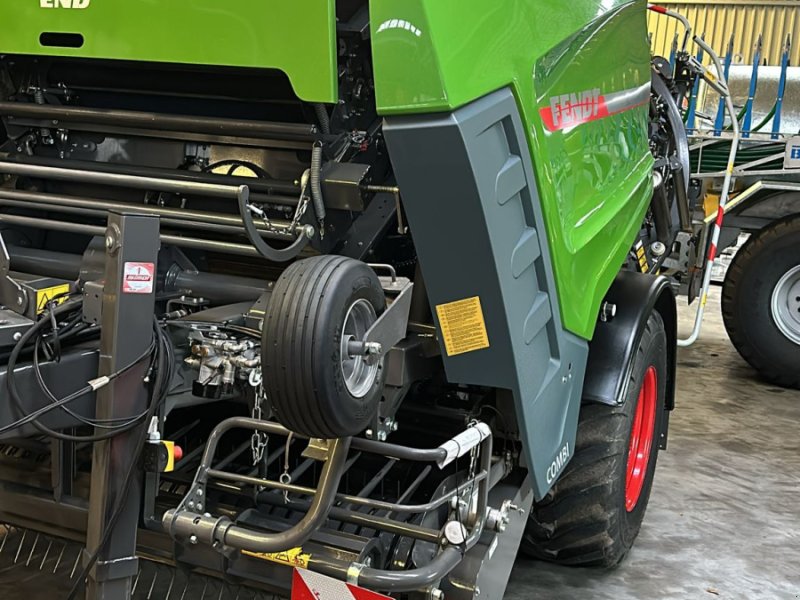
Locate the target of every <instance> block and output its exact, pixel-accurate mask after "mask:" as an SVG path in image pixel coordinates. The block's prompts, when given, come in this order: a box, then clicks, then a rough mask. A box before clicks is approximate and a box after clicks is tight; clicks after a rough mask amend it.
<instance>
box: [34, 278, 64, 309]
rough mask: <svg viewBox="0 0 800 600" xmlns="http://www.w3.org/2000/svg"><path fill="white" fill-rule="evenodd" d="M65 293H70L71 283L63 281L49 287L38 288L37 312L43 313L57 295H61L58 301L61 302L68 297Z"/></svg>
mask: <svg viewBox="0 0 800 600" xmlns="http://www.w3.org/2000/svg"><path fill="white" fill-rule="evenodd" d="M65 294H69V284H68V283H62V284H59V285H54V286H52V287H48V288H42V289H40V290H36V314H37V315H38V314H41V313H43V312H44V309H45V308H47V303H48V302H50V300H52V299H53V298H55V297H56V296H61V298H59V299H58V300H57V301H56V303H57V304H61V303H62V302H64V300H66V299H67V297H66V295H65Z"/></svg>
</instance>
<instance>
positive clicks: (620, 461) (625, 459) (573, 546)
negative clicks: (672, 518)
mask: <svg viewBox="0 0 800 600" xmlns="http://www.w3.org/2000/svg"><path fill="white" fill-rule="evenodd" d="M666 357H667V335H666V332H665V329H664V322H663V320H662V318H661V315H659V314H658V313H657V312H653V314H652V315H651V316H650V318H649V320H648V322H647V326H646V328H645V331H644V333H643V335H642V339H641V342H640V344H639V347H638V349H637V351H636V353H635V355H634V358H633V361H634V364H633V369H632V371H631V378H630V384H629V387H628V391H627V394H626V398H625V402H624V404H622V405H621V406H618V407H609V406H605V405H598V404H589V403H587V404H584V405H583V406H582V407H581V413H580V420H579V423H578V437H577V441H576V447H575V455H574V456H573V458H572V460H571V461H570V463H569V464H568V465H567V468H566V469H565V470H564V473H563V474H562V476H561V477H560V478H559V479H558V481H556V483H555V485H554V486H553V488H552V489H551V490H550V492H549V493H548V494H547V496H546V497H545V498H544V499H543V500H542V501H541V502H538V503H536V504H535V505H534V506H533V508H532V509H531V513H530V516H529V519H528V526H527V528H526V531H525V534H524V536H523V542H522V550H523V552H525V554H527V555H528V556H530V557H533V558H537V559H540V560H547V561H551V562H555V563H559V564H563V565H579V566H599V567H606V568H609V567H614V566H616V565H617V564H619V562H620V561H621V560H622V559H623V558H624V557H625V555H626V554H627V553H628V551H629V550H630V548H631V546H632V545H633V542H634V540H635V539H636V536H637V535H638V534H639V528H640V527H641V525H642V520H643V519H644V514H645V511H646V509H647V503H648V500H649V498H650V488H651V486H652V484H653V474H654V473H655V469H656V461H657V458H658V439H659V434H660V432H661V430H662V426H663V419H664V398H665V393H666V384H667V363H666V360H667V359H666ZM652 377H655V381H653V380H652ZM637 415H640V416H648V417H649V418H645V419H643V420H640V421H638V422H637V420H636V417H637ZM634 424H637V425H638V427H637V428H636V429H637V431H638V432H639V436H637V439H639V440H645V441H646V440H648V439H649V442H650V443H649V446H648V445H647V444H645V445H642V446H638V445H634V446H635V447H636V448H637V449H639V450H640V452H631V451H630V450H631V448H632V443H631V440H632V438H633V437H634V435H633V432H634ZM643 425H644V426H643ZM645 430H646V431H645ZM643 433H644V434H646V436H647V437H644V436H643V435H642V434H643ZM637 456H639V458H638V459H637ZM629 464H630V466H631V468H633V466H634V465H635V466H637V467H639V472H640V473H641V474H642V475H641V476H639V477H635V478H631V477H630V475H629ZM629 478H630V479H631V481H630V483H629V482H628V479H629ZM637 489H638V490H639V491H638V494H637V493H636V490H637Z"/></svg>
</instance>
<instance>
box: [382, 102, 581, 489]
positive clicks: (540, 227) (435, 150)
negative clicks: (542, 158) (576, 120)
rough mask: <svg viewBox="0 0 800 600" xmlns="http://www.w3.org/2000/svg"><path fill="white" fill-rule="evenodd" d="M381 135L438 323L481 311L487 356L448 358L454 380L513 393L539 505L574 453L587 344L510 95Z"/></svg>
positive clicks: (405, 119) (392, 127)
mask: <svg viewBox="0 0 800 600" xmlns="http://www.w3.org/2000/svg"><path fill="white" fill-rule="evenodd" d="M384 133H385V136H386V141H387V144H388V147H389V151H390V155H391V159H392V164H393V165H394V168H395V173H396V175H397V179H398V183H399V185H400V187H401V189H402V193H403V205H404V207H405V210H406V214H407V216H408V221H409V225H410V226H411V233H412V236H413V238H414V243H415V245H416V249H417V254H418V256H419V259H420V266H421V268H422V272H423V275H424V277H425V283H426V286H427V288H428V297H429V300H430V303H431V308H432V309H433V313H434V315H435V314H436V309H435V307H436V306H437V305H440V304H446V303H449V302H454V301H457V300H463V299H466V298H472V297H475V296H478V297H480V301H481V306H482V308H483V313H484V317H485V320H486V329H487V332H488V337H489V343H490V346H489V347H488V348H485V349H482V350H475V351H472V352H467V353H464V354H458V355H455V356H447V353H446V350H445V348H444V347H443V348H442V353H443V356H444V365H445V369H446V372H447V377H448V379H449V381H451V382H453V383H463V384H473V385H483V386H490V387H496V388H503V389H507V390H510V391H511V393H512V395H513V397H514V401H515V407H516V412H517V415H516V416H517V422H518V424H519V427H520V434H521V437H522V441H523V443H524V446H525V449H526V453H527V459H528V464H529V466H530V467H531V474H532V483H533V490H534V494H535V496H536V498H537V499H541V498H542V497H543V496H544V495H545V494H546V493H547V491H548V490H549V488H550V487H551V485H552V484H553V483H554V482H555V480H556V479H557V477H558V475H559V474H560V472H561V471H562V470H563V468H564V467H565V466H566V463H567V460H566V459H568V458H569V457H571V455H572V453H573V451H574V446H575V434H576V429H577V421H578V412H579V410H580V404H581V389H582V387H583V375H584V372H585V365H586V361H587V354H588V344H587V342H586V341H585V340H582V339H580V338H578V337H577V336H574V335H572V334H571V333H569V332H567V331H566V330H564V329H563V327H562V325H561V315H560V311H559V305H558V299H557V297H556V288H555V283H554V278H553V269H552V263H551V261H550V254H549V249H548V244H547V236H546V231H545V227H544V219H543V217H542V211H541V206H540V204H539V197H538V193H537V190H536V184H535V179H534V175H533V166H532V163H531V158H530V152H529V150H528V144H527V141H526V138H525V134H524V129H523V125H522V121H521V119H520V116H519V111H518V108H517V104H516V101H515V99H514V96H513V94H512V93H511V92H510V91H509V90H507V89H504V90H500V91H497V92H494V93H492V94H490V95H489V96H486V97H484V98H482V99H480V100H477V101H475V102H473V103H472V104H470V105H468V106H465V107H464V108H461V109H459V110H457V111H456V112H453V113H445V114H435V115H421V116H420V115H415V116H400V117H389V118H387V119H386V123H385V126H384ZM437 325H439V324H438V323H437Z"/></svg>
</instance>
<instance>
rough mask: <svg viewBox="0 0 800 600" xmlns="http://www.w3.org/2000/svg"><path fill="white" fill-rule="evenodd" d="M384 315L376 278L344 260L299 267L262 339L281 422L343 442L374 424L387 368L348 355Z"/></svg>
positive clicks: (276, 294)
mask: <svg viewBox="0 0 800 600" xmlns="http://www.w3.org/2000/svg"><path fill="white" fill-rule="evenodd" d="M385 307H386V298H385V296H384V293H383V289H382V288H381V284H380V281H379V280H378V277H377V276H376V275H375V272H374V271H373V270H372V269H371V268H370V267H369V266H367V265H366V264H364V263H363V262H360V261H357V260H354V259H351V258H345V257H341V256H331V255H326V256H318V257H314V258H308V259H304V260H300V261H298V262H296V263H294V264H292V265H291V266H289V267H288V268H287V269H286V270H285V271H284V272H283V274H282V275H281V276H280V278H279V279H278V281H277V282H276V284H275V287H274V289H273V292H272V296H271V298H270V302H269V306H268V308H267V314H266V316H265V319H264V328H263V333H262V347H261V353H262V368H263V376H264V389H265V391H266V393H267V400H268V402H269V403H270V405H271V406H272V409H273V411H274V414H275V418H276V419H277V420H278V421H279V422H280V423H281V424H283V426H284V427H286V428H287V429H290V430H291V431H294V432H296V433H299V434H302V435H306V436H309V437H316V438H326V439H332V438H339V437H347V436H351V435H356V434H358V433H360V432H361V431H363V430H364V429H365V428H366V427H367V425H368V424H369V422H370V420H371V419H372V418H373V417H374V416H375V413H376V411H377V408H378V403H379V402H380V399H381V394H382V391H383V382H384V369H383V364H382V361H378V362H374V363H371V362H369V361H367V360H366V359H365V358H363V357H351V356H349V355H348V353H347V351H346V347H347V340H348V339H350V336H352V337H353V338H354V339H361V337H363V335H364V334H365V333H366V331H367V330H368V329H369V328H370V326H371V325H372V324H373V323H374V322H375V320H377V318H378V316H380V314H381V313H382V312H383V311H384V309H385Z"/></svg>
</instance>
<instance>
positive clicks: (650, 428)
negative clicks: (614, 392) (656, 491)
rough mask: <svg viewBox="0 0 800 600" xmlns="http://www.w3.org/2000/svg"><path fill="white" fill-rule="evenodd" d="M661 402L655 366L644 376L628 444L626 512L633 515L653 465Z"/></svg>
mask: <svg viewBox="0 0 800 600" xmlns="http://www.w3.org/2000/svg"><path fill="white" fill-rule="evenodd" d="M657 401H658V374H657V373H656V368H655V367H653V366H651V367H649V368H648V369H647V371H646V372H645V374H644V381H642V387H641V389H640V390H639V400H638V402H637V403H636V414H635V415H634V416H633V426H632V427H631V437H630V443H629V445H628V463H627V465H628V466H627V473H626V477H625V509H626V510H627V511H628V512H631V511H632V510H633V509H634V508H636V505H637V504H638V503H639V497H640V496H641V495H642V489H643V488H644V483H645V479H646V478H647V466H648V464H649V463H650V451H651V449H652V447H653V438H655V428H656V427H655V426H656V404H657Z"/></svg>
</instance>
